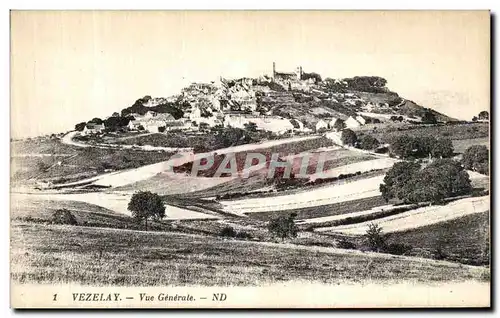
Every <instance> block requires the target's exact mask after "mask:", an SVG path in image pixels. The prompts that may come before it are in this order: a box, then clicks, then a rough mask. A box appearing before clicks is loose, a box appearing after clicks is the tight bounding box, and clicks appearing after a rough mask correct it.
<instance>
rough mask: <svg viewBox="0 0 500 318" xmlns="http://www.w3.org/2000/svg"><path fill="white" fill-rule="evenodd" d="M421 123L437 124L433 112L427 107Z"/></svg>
mask: <svg viewBox="0 0 500 318" xmlns="http://www.w3.org/2000/svg"><path fill="white" fill-rule="evenodd" d="M422 123H423V124H437V119H436V116H435V115H434V113H433V112H432V111H431V110H430V109H427V110H426V111H425V113H424V115H423V116H422Z"/></svg>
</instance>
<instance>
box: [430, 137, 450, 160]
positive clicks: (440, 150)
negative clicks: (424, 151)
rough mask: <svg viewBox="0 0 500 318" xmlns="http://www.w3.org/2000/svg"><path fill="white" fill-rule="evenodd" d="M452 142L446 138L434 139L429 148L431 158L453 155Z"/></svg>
mask: <svg viewBox="0 0 500 318" xmlns="http://www.w3.org/2000/svg"><path fill="white" fill-rule="evenodd" d="M453 152H454V149H453V143H452V142H451V140H450V139H448V138H441V139H436V140H435V141H434V142H433V144H432V148H431V150H430V154H431V156H432V157H433V158H450V157H452V156H453Z"/></svg>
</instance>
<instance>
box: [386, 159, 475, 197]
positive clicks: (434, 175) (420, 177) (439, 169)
mask: <svg viewBox="0 0 500 318" xmlns="http://www.w3.org/2000/svg"><path fill="white" fill-rule="evenodd" d="M418 167H419V165H418V164H416V163H411V162H406V163H403V162H399V163H396V164H395V165H394V166H393V167H392V168H391V169H389V171H388V172H387V175H386V176H385V177H384V183H383V184H381V185H380V192H381V193H382V197H383V198H384V199H385V200H386V201H387V200H389V199H392V198H397V199H399V200H401V201H403V202H404V203H419V202H431V203H440V202H442V201H443V199H445V198H448V197H453V196H458V195H464V194H469V193H471V191H472V186H471V182H470V178H469V175H468V174H467V172H466V171H465V170H464V168H463V167H462V166H461V165H460V164H459V163H458V162H455V161H453V160H452V159H437V160H435V161H434V162H432V163H431V164H429V165H428V166H427V167H425V168H423V169H421V170H420V169H419V168H418Z"/></svg>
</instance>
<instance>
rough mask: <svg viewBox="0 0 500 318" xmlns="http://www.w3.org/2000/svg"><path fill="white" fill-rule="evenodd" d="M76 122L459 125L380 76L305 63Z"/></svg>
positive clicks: (177, 127) (133, 127)
mask: <svg viewBox="0 0 500 318" xmlns="http://www.w3.org/2000/svg"><path fill="white" fill-rule="evenodd" d="M111 117H114V118H111V119H109V118H106V119H104V120H102V119H99V118H96V119H93V120H90V121H89V122H87V123H85V122H83V123H80V124H78V125H76V127H75V128H76V130H77V131H80V132H81V135H92V134H99V133H102V132H104V131H105V130H115V128H116V127H120V128H121V129H123V130H125V129H126V130H128V131H146V132H151V133H165V132H169V131H185V132H186V133H196V132H208V131H209V130H210V129H212V128H227V127H232V128H239V129H245V128H248V127H250V128H251V129H256V130H260V131H268V132H271V133H273V134H276V135H283V134H307V133H318V132H325V131H331V130H333V131H338V130H341V129H343V128H350V129H353V128H358V127H360V126H364V125H367V124H368V125H370V124H371V125H376V124H383V123H386V122H390V123H392V122H400V123H401V122H405V123H414V124H419V123H435V122H438V121H440V122H447V121H451V120H453V119H452V118H449V117H447V116H445V115H443V114H440V113H437V112H436V111H434V110H431V109H426V108H424V107H421V106H419V105H417V104H415V103H414V102H412V101H409V100H406V99H404V98H401V97H399V96H398V94H397V93H395V92H391V91H390V90H389V89H388V88H387V87H386V80H385V79H383V78H381V77H375V76H361V77H354V78H345V79H331V78H325V79H324V80H323V79H322V78H321V76H320V75H319V74H317V73H313V72H312V73H307V72H305V71H304V70H303V69H302V67H301V66H298V67H297V69H296V70H295V71H294V72H288V73H287V72H278V71H277V70H276V64H275V63H273V65H272V72H271V74H270V75H263V76H260V77H258V78H247V77H244V78H238V79H225V78H223V77H219V78H218V79H217V81H212V82H210V83H192V84H191V85H189V86H188V87H185V88H184V89H182V91H181V92H180V93H179V94H178V95H173V96H170V97H166V98H164V97H151V96H144V97H143V98H140V99H138V100H137V101H136V102H135V103H134V104H133V105H132V106H131V107H128V108H125V109H123V110H122V111H121V113H117V112H116V113H114V114H113V115H112V116H111Z"/></svg>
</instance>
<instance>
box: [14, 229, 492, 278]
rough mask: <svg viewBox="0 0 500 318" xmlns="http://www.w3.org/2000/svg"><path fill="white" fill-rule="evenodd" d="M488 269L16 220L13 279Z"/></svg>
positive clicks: (475, 274) (388, 274) (469, 274)
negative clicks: (27, 222)
mask: <svg viewBox="0 0 500 318" xmlns="http://www.w3.org/2000/svg"><path fill="white" fill-rule="evenodd" d="M489 276H490V275H489V269H487V268H479V267H476V268H474V267H467V266H463V265H459V264H452V263H445V262H436V261H432V260H422V259H411V258H406V257H401V256H388V255H382V254H375V253H361V252H356V251H346V250H340V249H331V248H322V247H309V246H296V245H290V244H274V243H259V242H249V241H236V240H231V239H224V238H216V237H206V236H198V235H188V234H178V233H161V232H149V233H147V232H141V231H130V230H115V229H101V228H86V227H74V226H59V225H44V224H26V223H22V222H13V223H12V227H11V278H12V279H13V280H14V281H16V282H19V283H51V284H58V283H79V284H84V285H95V286H102V285H115V286H132V285H134V286H171V285H177V286H182V285H193V284H202V285H208V286H213V285H218V286H236V285H243V286H247V285H262V284H266V283H274V282H284V281H290V280H293V281H308V282H320V283H327V284H339V283H347V284H349V283H369V282H381V283H390V282H398V283H401V282H431V281H432V282H445V281H446V282H448V281H470V280H476V281H488V280H489Z"/></svg>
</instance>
